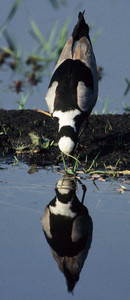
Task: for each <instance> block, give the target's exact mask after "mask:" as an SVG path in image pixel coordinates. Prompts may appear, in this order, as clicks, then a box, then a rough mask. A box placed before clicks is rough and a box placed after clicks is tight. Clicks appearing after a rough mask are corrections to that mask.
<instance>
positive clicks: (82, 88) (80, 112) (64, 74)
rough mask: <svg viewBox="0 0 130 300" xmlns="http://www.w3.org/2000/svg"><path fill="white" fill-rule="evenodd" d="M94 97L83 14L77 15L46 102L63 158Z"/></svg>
mask: <svg viewBox="0 0 130 300" xmlns="http://www.w3.org/2000/svg"><path fill="white" fill-rule="evenodd" d="M97 94H98V76H97V66H96V60H95V56H94V53H93V48H92V44H91V41H90V37H89V26H88V25H87V24H86V23H85V20H84V12H83V13H81V12H80V13H79V15H78V22H77V24H76V26H75V27H74V30H73V33H72V35H71V37H70V38H69V40H68V41H67V43H66V45H65V46H64V48H63V50H62V52H61V55H60V57H59V60H58V62H57V64H56V67H55V69H54V72H53V75H52V78H51V81H50V84H49V87H48V92H47V95H46V98H45V99H46V102H47V105H48V108H49V112H50V114H51V115H52V116H53V117H56V118H58V122H59V142H58V146H59V148H60V150H61V151H62V152H64V153H65V154H70V153H72V152H73V150H74V148H75V145H76V142H77V138H78V132H79V128H80V126H81V124H82V123H83V121H84V120H86V119H87V118H88V116H89V114H90V113H91V111H92V109H93V107H94V105H95V103H96V100H97Z"/></svg>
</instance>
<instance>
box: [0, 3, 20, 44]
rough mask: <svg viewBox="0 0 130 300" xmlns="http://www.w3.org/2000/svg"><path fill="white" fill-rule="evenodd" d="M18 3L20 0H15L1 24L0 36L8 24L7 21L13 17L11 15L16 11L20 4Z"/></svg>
mask: <svg viewBox="0 0 130 300" xmlns="http://www.w3.org/2000/svg"><path fill="white" fill-rule="evenodd" d="M20 3H21V0H16V1H15V3H14V5H13V7H12V8H11V11H10V13H9V15H8V17H7V19H6V20H5V22H4V25H3V26H2V29H1V31H0V38H1V36H2V34H3V32H4V31H5V29H6V28H7V26H8V25H9V23H10V22H11V20H12V19H13V17H14V15H15V13H16V11H17V9H18V7H19V5H20Z"/></svg>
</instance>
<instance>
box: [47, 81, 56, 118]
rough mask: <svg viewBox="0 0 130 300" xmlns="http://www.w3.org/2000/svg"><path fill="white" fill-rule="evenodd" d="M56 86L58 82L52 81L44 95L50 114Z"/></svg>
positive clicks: (52, 108) (52, 109)
mask: <svg viewBox="0 0 130 300" xmlns="http://www.w3.org/2000/svg"><path fill="white" fill-rule="evenodd" d="M57 86H58V82H57V81H54V82H53V83H52V85H51V86H50V88H49V89H48V91H47V94H46V97H45V100H46V103H47V105H48V109H49V112H50V114H52V113H53V111H54V100H55V95H56V88H57Z"/></svg>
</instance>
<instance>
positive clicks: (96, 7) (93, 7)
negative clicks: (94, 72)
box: [0, 0, 130, 113]
mask: <svg viewBox="0 0 130 300" xmlns="http://www.w3.org/2000/svg"><path fill="white" fill-rule="evenodd" d="M0 2H1V3H0V29H1V27H2V25H3V24H4V21H5V20H6V18H7V16H8V14H9V12H10V10H11V8H12V5H13V3H14V0H5V1H0ZM57 2H60V0H59V1H58V0H57ZM84 9H85V19H86V21H87V22H88V23H89V24H93V27H92V30H91V31H90V37H91V38H93V37H94V36H95V34H96V33H97V32H98V31H101V34H100V36H99V37H98V38H97V39H96V41H95V42H94V45H93V47H94V52H95V56H96V60H97V65H98V66H101V67H103V69H104V75H103V80H102V81H101V82H100V83H99V99H98V101H97V104H96V106H95V108H94V111H95V110H96V111H97V112H98V113H102V110H103V107H104V103H105V99H107V100H108V101H107V105H106V107H107V108H106V111H105V113H109V112H112V113H114V112H117V113H123V112H124V104H123V103H124V102H125V104H126V105H127V106H129V93H128V94H127V95H126V96H124V92H125V89H126V87H127V85H126V82H125V78H128V79H129V80H130V78H129V72H130V70H129V61H130V51H129V49H130V39H129V28H130V16H129V12H130V1H129V0H125V2H124V1H122V0H118V1H117V0H105V1H104V0H98V1H96V0H87V1H86V0H75V1H66V5H60V6H59V8H58V9H54V8H53V7H52V5H51V1H49V0H48V1H46V0H37V1H33V0H26V1H24V0H22V1H21V5H20V7H19V8H18V11H17V12H16V14H15V16H14V18H13V19H12V21H11V23H10V24H9V26H8V32H9V34H10V35H11V37H12V39H13V41H14V42H15V44H16V48H17V49H18V50H19V51H20V53H21V54H22V57H23V58H24V59H26V58H27V57H28V56H29V55H31V54H33V53H35V49H36V48H37V47H36V46H37V43H36V41H35V40H34V39H33V38H32V36H31V35H30V33H29V32H30V30H31V20H33V21H34V22H35V23H36V24H37V26H38V28H39V30H40V32H41V33H42V35H43V36H44V38H45V39H46V40H47V41H48V38H49V36H50V32H51V30H52V28H53V27H54V24H55V23H56V22H58V28H57V33H56V37H57V36H58V34H59V32H60V29H61V28H62V26H63V25H64V23H65V22H66V20H67V18H68V17H70V25H69V30H68V37H69V36H70V34H71V33H72V30H73V27H74V26H75V24H76V22H77V16H78V12H79V11H80V10H81V11H83V10H84ZM0 46H1V47H6V46H7V43H6V40H5V39H4V37H3V36H2V37H1V39H0ZM53 68H54V65H53V64H52V65H51V67H50V72H52V71H53ZM1 69H2V71H0V88H1V94H0V107H1V108H5V109H18V107H19V106H18V104H17V103H16V101H20V99H21V95H16V93H15V92H13V91H12V90H11V91H10V89H9V85H12V84H13V82H14V81H13V80H16V79H17V80H20V79H21V74H20V73H19V74H18V75H17V76H16V74H15V72H9V68H8V67H7V66H3V68H1ZM1 69H0V70H1ZM49 81H50V77H49V76H48V74H47V70H46V72H45V73H44V75H43V78H42V82H41V83H40V84H39V85H38V86H37V87H34V88H33V93H32V94H30V96H29V97H28V99H27V101H26V103H25V106H24V107H25V108H33V107H35V108H40V109H47V106H46V104H45V101H44V99H45V95H46V92H47V88H48V84H49ZM28 92H29V91H28V90H27V91H25V92H24V94H25V95H26V94H28Z"/></svg>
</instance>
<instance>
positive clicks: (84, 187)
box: [78, 179, 87, 204]
mask: <svg viewBox="0 0 130 300" xmlns="http://www.w3.org/2000/svg"><path fill="white" fill-rule="evenodd" d="M78 182H79V183H80V184H81V186H82V190H83V196H82V201H81V203H82V204H83V203H84V198H85V194H86V191H87V188H86V186H85V184H83V183H82V181H81V180H80V179H78Z"/></svg>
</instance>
